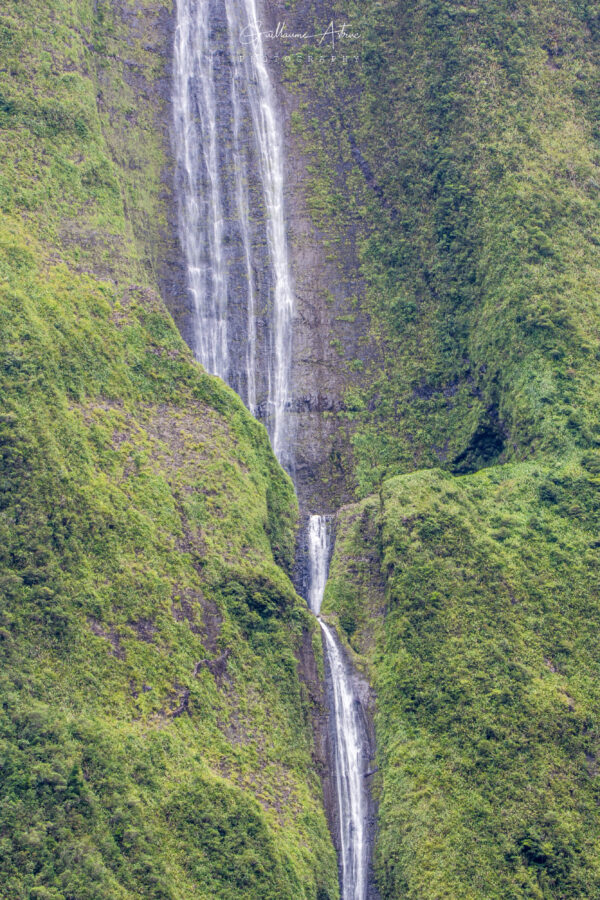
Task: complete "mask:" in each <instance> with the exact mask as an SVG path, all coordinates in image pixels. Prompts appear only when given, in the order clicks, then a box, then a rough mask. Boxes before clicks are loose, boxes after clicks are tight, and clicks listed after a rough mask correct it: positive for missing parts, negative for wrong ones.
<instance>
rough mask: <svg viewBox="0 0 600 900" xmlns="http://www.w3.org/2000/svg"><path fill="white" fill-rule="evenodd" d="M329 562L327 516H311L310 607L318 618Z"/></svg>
mask: <svg viewBox="0 0 600 900" xmlns="http://www.w3.org/2000/svg"><path fill="white" fill-rule="evenodd" d="M328 560H329V529H328V527H327V519H326V518H325V516H310V517H309V519H308V566H309V581H308V607H309V609H311V610H312V611H313V612H314V614H315V615H316V616H318V615H319V613H320V612H321V603H322V602H323V594H324V593H325V585H326V583H327V563H328Z"/></svg>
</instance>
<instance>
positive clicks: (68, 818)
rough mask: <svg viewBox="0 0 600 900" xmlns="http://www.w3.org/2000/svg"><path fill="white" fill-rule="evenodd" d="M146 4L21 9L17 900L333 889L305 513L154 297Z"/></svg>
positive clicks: (15, 205) (17, 49) (10, 658)
mask: <svg viewBox="0 0 600 900" xmlns="http://www.w3.org/2000/svg"><path fill="white" fill-rule="evenodd" d="M143 7H144V4H137V5H136V7H135V8H134V7H133V5H130V4H128V3H123V4H122V5H119V4H118V3H117V4H108V3H103V2H100V3H92V2H91V0H90V2H89V3H88V2H85V0H77V2H75V0H73V2H69V0H52V2H50V3H49V2H44V3H42V2H39V3H38V2H28V3H25V4H23V3H21V2H8V3H5V4H4V5H3V8H2V12H1V14H0V44H1V55H2V66H0V98H1V99H0V127H1V129H2V142H1V146H0V153H1V164H0V169H1V171H2V180H1V185H0V187H1V191H2V193H1V201H0V206H1V213H2V218H1V219H0V397H1V409H0V653H1V656H2V664H1V667H0V699H1V702H2V717H1V723H0V772H1V777H0V803H1V806H2V817H1V823H0V896H1V897H5V898H7V900H26V898H27V900H30V898H31V900H33V898H37V900H69V898H77V900H107V898H114V900H117V898H118V900H126V898H131V900H133V898H139V897H147V898H156V900H158V898H161V900H167V898H169V900H190V898H209V897H219V898H223V900H236V898H239V900H242V898H244V900H246V898H257V900H258V898H260V900H268V898H272V900H275V898H289V900H296V898H299V897H301V898H307V900H308V898H313V900H316V898H319V900H325V898H327V897H329V898H332V900H333V898H335V897H337V895H338V887H337V867H336V861H335V854H334V851H333V848H332V846H331V841H330V837H329V834H328V831H327V826H326V822H325V816H324V812H323V808H322V796H321V786H320V784H319V780H318V777H317V775H316V774H315V773H314V772H313V767H312V760H311V754H312V730H311V724H310V701H309V699H308V695H307V692H306V688H305V687H304V685H302V684H301V682H300V679H299V674H298V662H297V660H298V656H299V653H300V648H301V647H302V646H304V645H306V643H307V640H306V638H307V635H310V633H311V632H314V626H313V621H312V618H311V617H310V616H309V615H308V613H307V612H306V610H305V608H304V604H303V603H302V601H301V600H300V599H299V598H298V596H297V595H296V594H295V592H294V590H293V588H292V585H291V582H290V580H289V577H288V573H289V572H290V571H291V565H292V556H293V547H294V540H295V523H296V516H297V508H296V501H295V498H294V494H293V489H292V485H291V483H290V481H289V479H288V478H287V476H286V475H285V474H284V473H283V471H282V470H281V469H280V467H279V466H278V464H277V462H276V461H275V459H274V457H273V454H272V452H271V449H270V447H269V444H268V439H267V436H266V432H265V430H264V429H263V428H262V426H260V425H258V424H257V423H256V422H255V421H254V420H253V419H252V418H251V417H250V416H249V414H248V413H247V412H246V410H245V409H244V407H243V405H242V403H241V402H240V400H239V399H238V398H237V397H236V396H235V394H234V393H233V392H232V391H230V390H229V389H227V388H226V387H224V386H223V384H222V383H220V382H219V381H218V380H217V379H214V378H211V377H209V376H207V375H205V374H203V373H202V372H201V370H200V369H199V367H198V366H197V365H196V364H195V363H194V361H193V360H192V357H191V354H190V352H189V350H188V348H187V347H186V346H185V344H184V343H183V342H182V340H181V338H180V336H179V334H178V332H177V331H176V329H175V326H174V325H173V322H172V320H171V319H170V317H169V316H168V314H167V313H166V310H165V309H164V307H163V305H162V303H161V301H160V299H159V297H158V293H157V289H156V282H155V280H154V270H155V266H154V261H155V259H156V253H157V252H158V250H157V241H158V235H159V232H160V228H161V227H162V226H161V223H164V221H165V217H166V212H165V200H164V196H163V190H162V186H161V183H160V174H161V171H162V168H163V166H164V165H165V156H164V148H163V146H162V141H163V138H164V135H163V133H162V132H161V129H160V128H159V127H158V126H159V123H160V115H161V108H160V106H157V108H155V109H153V103H154V101H153V97H152V92H151V88H152V83H153V82H152V79H153V78H156V77H158V73H159V68H160V67H159V66H158V62H157V58H156V57H153V56H152V55H151V54H150V55H149V56H148V55H147V57H146V58H144V53H146V54H148V51H147V49H146V50H144V49H143V47H142V44H143V42H144V41H146V42H147V41H148V40H149V39H150V38H151V37H152V28H153V27H154V25H153V23H156V22H157V21H158V19H159V13H160V9H161V8H162V7H163V4H161V3H158V2H157V3H152V2H148V3H147V4H146V7H147V8H146V9H145V10H144V8H143ZM128 16H129V17H130V18H131V17H133V19H135V20H136V21H137V22H138V26H136V27H137V28H138V31H137V32H136V28H135V27H134V26H133V25H132V23H131V21H129V20H128ZM136 34H137V37H136ZM154 36H155V37H156V33H155V34H154ZM167 38H168V36H167V35H166V33H165V36H164V39H165V40H166V39H167ZM144 46H146V44H144ZM162 65H163V66H164V60H163V62H162ZM127 67H128V68H129V69H130V70H131V68H135V67H141V68H143V71H144V76H143V78H142V79H141V81H136V79H137V78H138V76H137V74H136V76H135V78H134V79H133V80H130V82H126V81H121V80H120V79H121V75H122V73H123V71H124V69H125V68H127ZM136 71H137V69H136ZM160 73H161V74H162V69H160ZM136 85H137V88H136V89H137V90H138V93H139V97H137V96H133V94H132V92H134V88H135V87H136ZM117 98H118V102H117ZM138 99H139V103H138V102H137V101H138ZM128 103H131V105H132V106H133V105H134V104H135V113H134V112H133V111H131V115H129V118H127V115H128V113H127V104H128ZM125 121H127V122H128V123H129V124H128V126H127V127H125V125H124V122H125ZM119 135H120V138H119ZM119 141H120V143H119ZM142 166H143V171H141V167H142ZM130 207H131V208H132V209H133V210H134V212H132V214H131V215H130V214H129V208H130ZM145 222H147V225H148V227H147V228H145V226H144V223H145ZM308 645H309V646H310V640H309V641H308Z"/></svg>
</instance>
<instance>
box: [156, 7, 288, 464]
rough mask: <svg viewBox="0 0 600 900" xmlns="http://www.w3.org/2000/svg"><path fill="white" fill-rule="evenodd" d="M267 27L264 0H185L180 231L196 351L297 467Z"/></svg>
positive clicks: (180, 32) (180, 10) (179, 76)
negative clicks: (265, 41)
mask: <svg viewBox="0 0 600 900" xmlns="http://www.w3.org/2000/svg"><path fill="white" fill-rule="evenodd" d="M260 32H261V26H260V20H259V15H258V12H257V5H256V0H177V26H176V31H175V45H174V67H173V107H174V137H175V154H176V163H177V183H178V188H179V190H178V199H179V232H180V238H181V244H182V248H183V251H184V255H185V260H186V268H187V283H188V288H189V292H190V296H191V301H192V302H191V307H192V313H193V323H192V332H193V334H192V344H193V349H194V352H195V354H196V357H197V359H198V360H199V361H200V362H201V363H202V365H203V366H204V367H205V368H206V369H207V370H208V371H209V372H211V373H212V374H215V375H219V376H220V377H221V378H223V379H224V380H225V381H227V382H228V383H229V384H230V385H231V386H232V387H233V388H234V389H235V390H237V391H238V393H239V394H240V395H241V396H242V398H243V399H244V400H245V402H246V404H247V406H248V408H249V409H250V410H251V412H252V413H253V414H255V415H257V417H258V418H260V419H262V420H263V421H264V423H265V424H266V426H267V429H268V431H269V436H270V438H271V443H272V445H273V450H274V451H275V455H276V456H277V458H278V459H279V461H280V462H281V463H282V464H283V465H284V466H285V467H286V468H288V470H290V469H291V468H292V461H293V454H292V451H291V444H292V437H291V434H290V427H289V417H288V410H289V407H290V404H291V390H290V364H291V356H292V317H293V312H294V297H293V291H292V281H291V275H290V265H289V258H288V248H287V238H286V228H285V204H284V162H283V140H282V136H281V130H280V126H279V121H278V116H277V111H276V102H275V94H274V90H273V87H272V85H271V80H270V77H269V72H268V69H267V64H266V60H265V55H264V48H263V43H262V38H261V36H260ZM244 35H246V36H247V35H251V36H252V39H251V40H248V39H247V38H246V39H244ZM257 184H258V185H259V186H260V190H256V187H255V185H257ZM257 272H258V273H260V272H265V273H266V276H265V277H262V278H261V277H260V275H257V274H256V273H257Z"/></svg>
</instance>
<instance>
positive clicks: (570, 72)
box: [285, 0, 600, 900]
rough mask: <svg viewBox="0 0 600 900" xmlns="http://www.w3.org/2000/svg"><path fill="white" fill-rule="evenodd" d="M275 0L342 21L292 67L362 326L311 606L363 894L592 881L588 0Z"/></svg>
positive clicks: (575, 886) (598, 178)
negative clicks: (350, 688)
mask: <svg viewBox="0 0 600 900" xmlns="http://www.w3.org/2000/svg"><path fill="white" fill-rule="evenodd" d="M292 6H293V9H294V14H295V15H296V16H297V18H298V20H299V21H302V22H305V21H309V22H310V23H311V24H313V25H314V28H312V29H311V30H312V31H314V32H315V33H316V32H318V31H319V27H320V26H322V25H323V24H324V23H326V21H328V20H330V19H332V18H335V20H336V21H337V22H338V24H339V23H341V22H342V21H347V22H348V23H349V28H350V30H352V31H353V32H355V33H358V35H359V38H358V40H357V41H356V42H355V43H354V44H348V45H346V46H344V47H338V48H337V52H336V53H335V54H332V51H331V47H321V48H314V47H313V48H312V49H311V51H310V53H311V57H312V63H310V64H308V63H307V62H306V56H307V54H304V59H303V60H301V59H300V57H295V56H291V57H290V58H289V59H288V60H287V61H286V69H285V72H286V78H287V83H288V84H289V86H290V89H291V90H292V91H293V92H294V94H295V98H296V109H295V111H294V116H293V126H294V130H295V134H296V139H297V141H298V144H299V146H300V147H301V148H302V150H303V152H304V154H305V158H306V162H307V167H308V171H309V174H310V177H311V183H310V186H309V197H308V203H309V206H310V208H311V211H312V215H313V220H314V222H315V224H316V225H317V226H318V228H319V229H320V230H321V233H322V234H323V235H324V236H325V239H326V241H327V244H328V249H329V252H330V257H331V258H333V259H335V260H337V261H338V264H339V270H340V273H343V274H344V277H345V278H346V279H348V278H349V274H348V273H349V272H351V271H352V270H354V272H355V275H356V279H357V290H356V292H355V296H352V297H349V298H348V315H352V314H354V313H356V312H357V311H360V312H361V313H362V314H365V313H366V314H368V316H369V317H370V329H369V333H368V335H365V345H364V346H365V352H364V357H363V358H362V359H361V360H355V359H350V358H348V359H347V361H346V362H347V370H348V379H347V385H346V393H345V408H344V409H342V410H341V412H340V413H339V425H340V432H341V433H346V434H347V435H348V446H349V447H351V450H350V449H349V450H348V454H347V458H346V459H345V460H344V464H345V466H346V471H347V473H348V478H349V481H350V482H352V486H353V489H354V490H355V491H356V494H357V496H358V497H362V498H365V497H366V498H367V499H364V500H363V501H362V502H361V503H359V504H357V505H356V506H355V507H349V508H347V509H346V510H344V511H342V513H341V514H340V516H339V522H338V536H337V547H336V555H335V559H334V563H333V570H332V577H331V580H330V583H329V587H328V594H327V599H326V608H327V609H328V611H329V612H330V613H335V614H337V616H338V617H339V624H340V627H341V629H342V631H343V633H345V635H346V637H347V639H348V641H349V642H350V643H351V644H352V646H353V647H354V649H355V650H356V651H358V653H359V656H358V657H357V664H358V665H364V666H365V667H366V668H367V670H368V671H369V672H370V674H371V676H372V679H373V683H374V688H375V692H376V697H377V710H378V712H377V721H376V725H377V741H378V748H379V749H378V753H379V764H380V771H379V774H378V776H377V778H378V779H379V781H378V785H377V790H378V791H379V799H380V832H379V836H378V841H377V849H376V866H377V872H378V879H379V885H380V888H381V892H382V896H383V897H384V898H385V900H387V898H397V897H406V898H419V900H424V898H432V900H433V898H440V897H448V898H453V900H454V898H459V897H461V898H463V897H464V898H484V897H485V898H491V897H494V898H503V900H504V898H524V897H532V898H533V897H538V898H542V897H543V898H559V897H560V898H566V897H596V896H598V895H599V894H600V880H599V879H600V870H599V868H598V854H597V847H598V840H599V839H600V819H599V816H598V788H597V763H596V760H597V756H598V752H599V747H598V737H599V735H598V721H599V714H600V693H599V692H598V689H597V672H598V666H599V663H600V654H599V653H598V650H597V640H596V635H597V632H598V625H599V619H600V605H599V601H598V597H599V586H600V585H599V582H598V552H597V544H598V523H599V520H598V515H599V511H600V507H599V505H598V503H599V501H598V495H597V491H598V484H597V480H598V471H599V470H600V469H599V463H598V458H597V453H598V451H597V450H596V449H595V448H596V447H597V446H598V444H599V443H600V410H599V400H600V392H599V385H598V371H599V363H598V360H599V359H600V344H599V343H598V335H599V333H600V332H599V325H600V316H599V308H598V296H600V290H599V289H600V267H599V265H598V241H599V238H598V235H599V230H598V228H599V223H600V217H599V200H600V168H599V167H600V131H599V129H598V114H599V112H600V93H599V90H598V85H599V84H600V78H599V75H600V69H599V61H600V19H599V17H598V11H597V4H594V3H591V2H586V0H569V2H560V3H559V2H548V0H528V2H516V0H481V2H477V0H475V2H472V3H462V2H460V0H415V2H399V0H380V2H376V3H375V2H373V3H359V2H357V3H354V2H350V0H339V2H336V0H333V2H331V3H329V4H327V5H326V8H325V9H324V8H323V5H322V4H317V3H312V2H310V0H295V2H294V3H293V4H292ZM297 30H298V29H297ZM321 30H322V29H321ZM346 54H347V58H346V59H344V56H345V55H346ZM332 57H335V58H332ZM357 57H358V58H357ZM332 340H334V341H335V335H332ZM338 350H339V353H340V354H342V355H343V354H344V352H345V350H344V347H343V346H342V345H341V344H339V346H338ZM500 464H504V465H500ZM418 469H422V470H423V471H420V472H416V473H415V472H414V470H418ZM442 470H446V471H445V473H444V472H443V471H442ZM411 472H412V473H413V474H407V473H411ZM403 473H404V474H403ZM450 473H451V474H450ZM391 476H399V477H391ZM369 494H371V496H368V495H369Z"/></svg>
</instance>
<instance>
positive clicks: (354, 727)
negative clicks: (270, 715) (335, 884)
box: [308, 515, 369, 900]
mask: <svg viewBox="0 0 600 900" xmlns="http://www.w3.org/2000/svg"><path fill="white" fill-rule="evenodd" d="M329 551H330V539H329V533H328V528H327V520H326V518H325V516H315V515H313V516H310V518H309V522H308V556H309V576H310V581H309V588H308V604H309V606H310V609H311V610H312V611H313V612H314V613H315V614H316V615H317V617H318V619H319V624H320V626H321V631H322V633H323V645H324V651H325V659H326V662H327V667H328V670H329V675H330V678H331V688H332V694H333V709H332V713H333V719H334V747H335V783H336V794H337V803H338V814H339V822H340V834H339V838H340V869H341V881H342V900H365V898H366V891H367V871H368V865H369V844H368V834H367V814H368V808H369V807H368V798H367V794H366V786H365V774H366V765H365V763H366V756H365V748H366V747H367V746H368V741H367V739H366V735H365V731H364V725H363V722H362V719H361V715H360V706H359V701H358V698H357V696H356V690H355V686H354V683H353V679H352V673H351V670H350V667H349V664H348V663H347V661H346V659H345V656H344V653H343V650H342V648H341V646H340V643H339V640H338V638H337V636H336V634H335V632H334V630H333V629H332V628H331V627H330V626H329V625H327V624H326V623H325V622H324V621H323V620H322V619H321V618H320V615H319V613H320V610H321V603H322V601H323V593H324V590H325V584H326V581H327V569H328V563H329Z"/></svg>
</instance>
